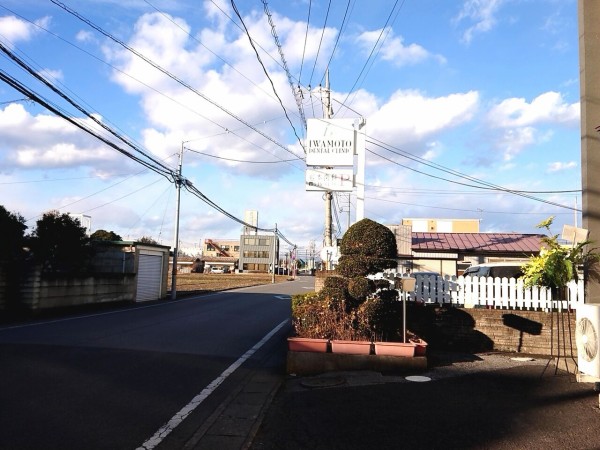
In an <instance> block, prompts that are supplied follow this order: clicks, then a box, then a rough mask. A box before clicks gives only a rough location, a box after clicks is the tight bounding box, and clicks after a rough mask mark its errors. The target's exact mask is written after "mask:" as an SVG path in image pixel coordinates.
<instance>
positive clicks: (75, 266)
mask: <svg viewBox="0 0 600 450" xmlns="http://www.w3.org/2000/svg"><path fill="white" fill-rule="evenodd" d="M88 244H89V238H88V237H87V235H86V230H85V227H83V226H81V224H80V223H79V220H77V219H74V218H72V217H71V216H69V215H68V214H60V213H59V212H58V211H49V212H47V213H45V214H44V215H43V217H42V218H41V219H40V220H38V221H37V224H36V228H35V230H34V231H33V233H32V234H31V247H32V250H33V253H34V256H35V258H36V260H37V261H38V262H40V263H42V264H43V267H44V269H45V270H50V271H58V272H65V271H67V272H68V271H81V270H83V269H85V267H86V266H87V264H86V263H87V262H88V260H89V257H90V247H89V245H88Z"/></svg>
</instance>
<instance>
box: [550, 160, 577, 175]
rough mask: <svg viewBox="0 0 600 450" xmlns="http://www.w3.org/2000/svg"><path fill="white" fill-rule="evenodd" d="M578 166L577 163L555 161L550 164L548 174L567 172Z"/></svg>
mask: <svg viewBox="0 0 600 450" xmlns="http://www.w3.org/2000/svg"><path fill="white" fill-rule="evenodd" d="M577 166H578V164H577V163H576V162H575V161H568V162H567V161H555V162H552V163H549V164H548V172H550V173H554V172H562V171H565V170H570V169H574V168H576V167H577Z"/></svg>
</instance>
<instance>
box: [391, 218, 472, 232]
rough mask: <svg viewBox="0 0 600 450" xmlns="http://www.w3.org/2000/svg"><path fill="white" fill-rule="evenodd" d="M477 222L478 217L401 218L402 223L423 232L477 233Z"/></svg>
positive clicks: (412, 229)
mask: <svg viewBox="0 0 600 450" xmlns="http://www.w3.org/2000/svg"><path fill="white" fill-rule="evenodd" d="M479 222H480V220H479V219H402V225H408V226H410V228H411V231H419V232H423V233H425V232H431V233H479Z"/></svg>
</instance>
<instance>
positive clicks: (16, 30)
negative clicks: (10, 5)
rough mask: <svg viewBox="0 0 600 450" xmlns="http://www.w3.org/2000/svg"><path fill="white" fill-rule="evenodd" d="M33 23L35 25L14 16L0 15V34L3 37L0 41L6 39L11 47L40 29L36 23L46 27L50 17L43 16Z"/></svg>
mask: <svg viewBox="0 0 600 450" xmlns="http://www.w3.org/2000/svg"><path fill="white" fill-rule="evenodd" d="M34 23H35V25H34V24H32V23H30V22H26V21H24V20H21V19H18V18H17V17H14V16H5V17H0V35H1V37H2V38H3V39H2V41H3V42H4V39H6V40H7V41H8V42H5V43H6V44H7V45H9V46H11V47H12V45H14V44H16V43H17V42H20V41H28V40H30V39H31V38H32V37H33V35H34V34H36V33H39V32H40V31H41V30H40V29H39V28H38V27H36V25H38V26H39V27H42V28H47V27H48V25H49V24H50V17H48V16H47V17H43V18H41V19H38V20H36V21H35V22H34Z"/></svg>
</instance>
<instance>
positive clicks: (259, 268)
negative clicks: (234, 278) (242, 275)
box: [239, 234, 279, 272]
mask: <svg viewBox="0 0 600 450" xmlns="http://www.w3.org/2000/svg"><path fill="white" fill-rule="evenodd" d="M273 252H274V253H273ZM273 261H279V238H277V237H275V236H274V235H263V234H244V235H242V236H241V237H240V263H239V268H240V270H243V271H244V272H270V271H271V268H272V265H273Z"/></svg>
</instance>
